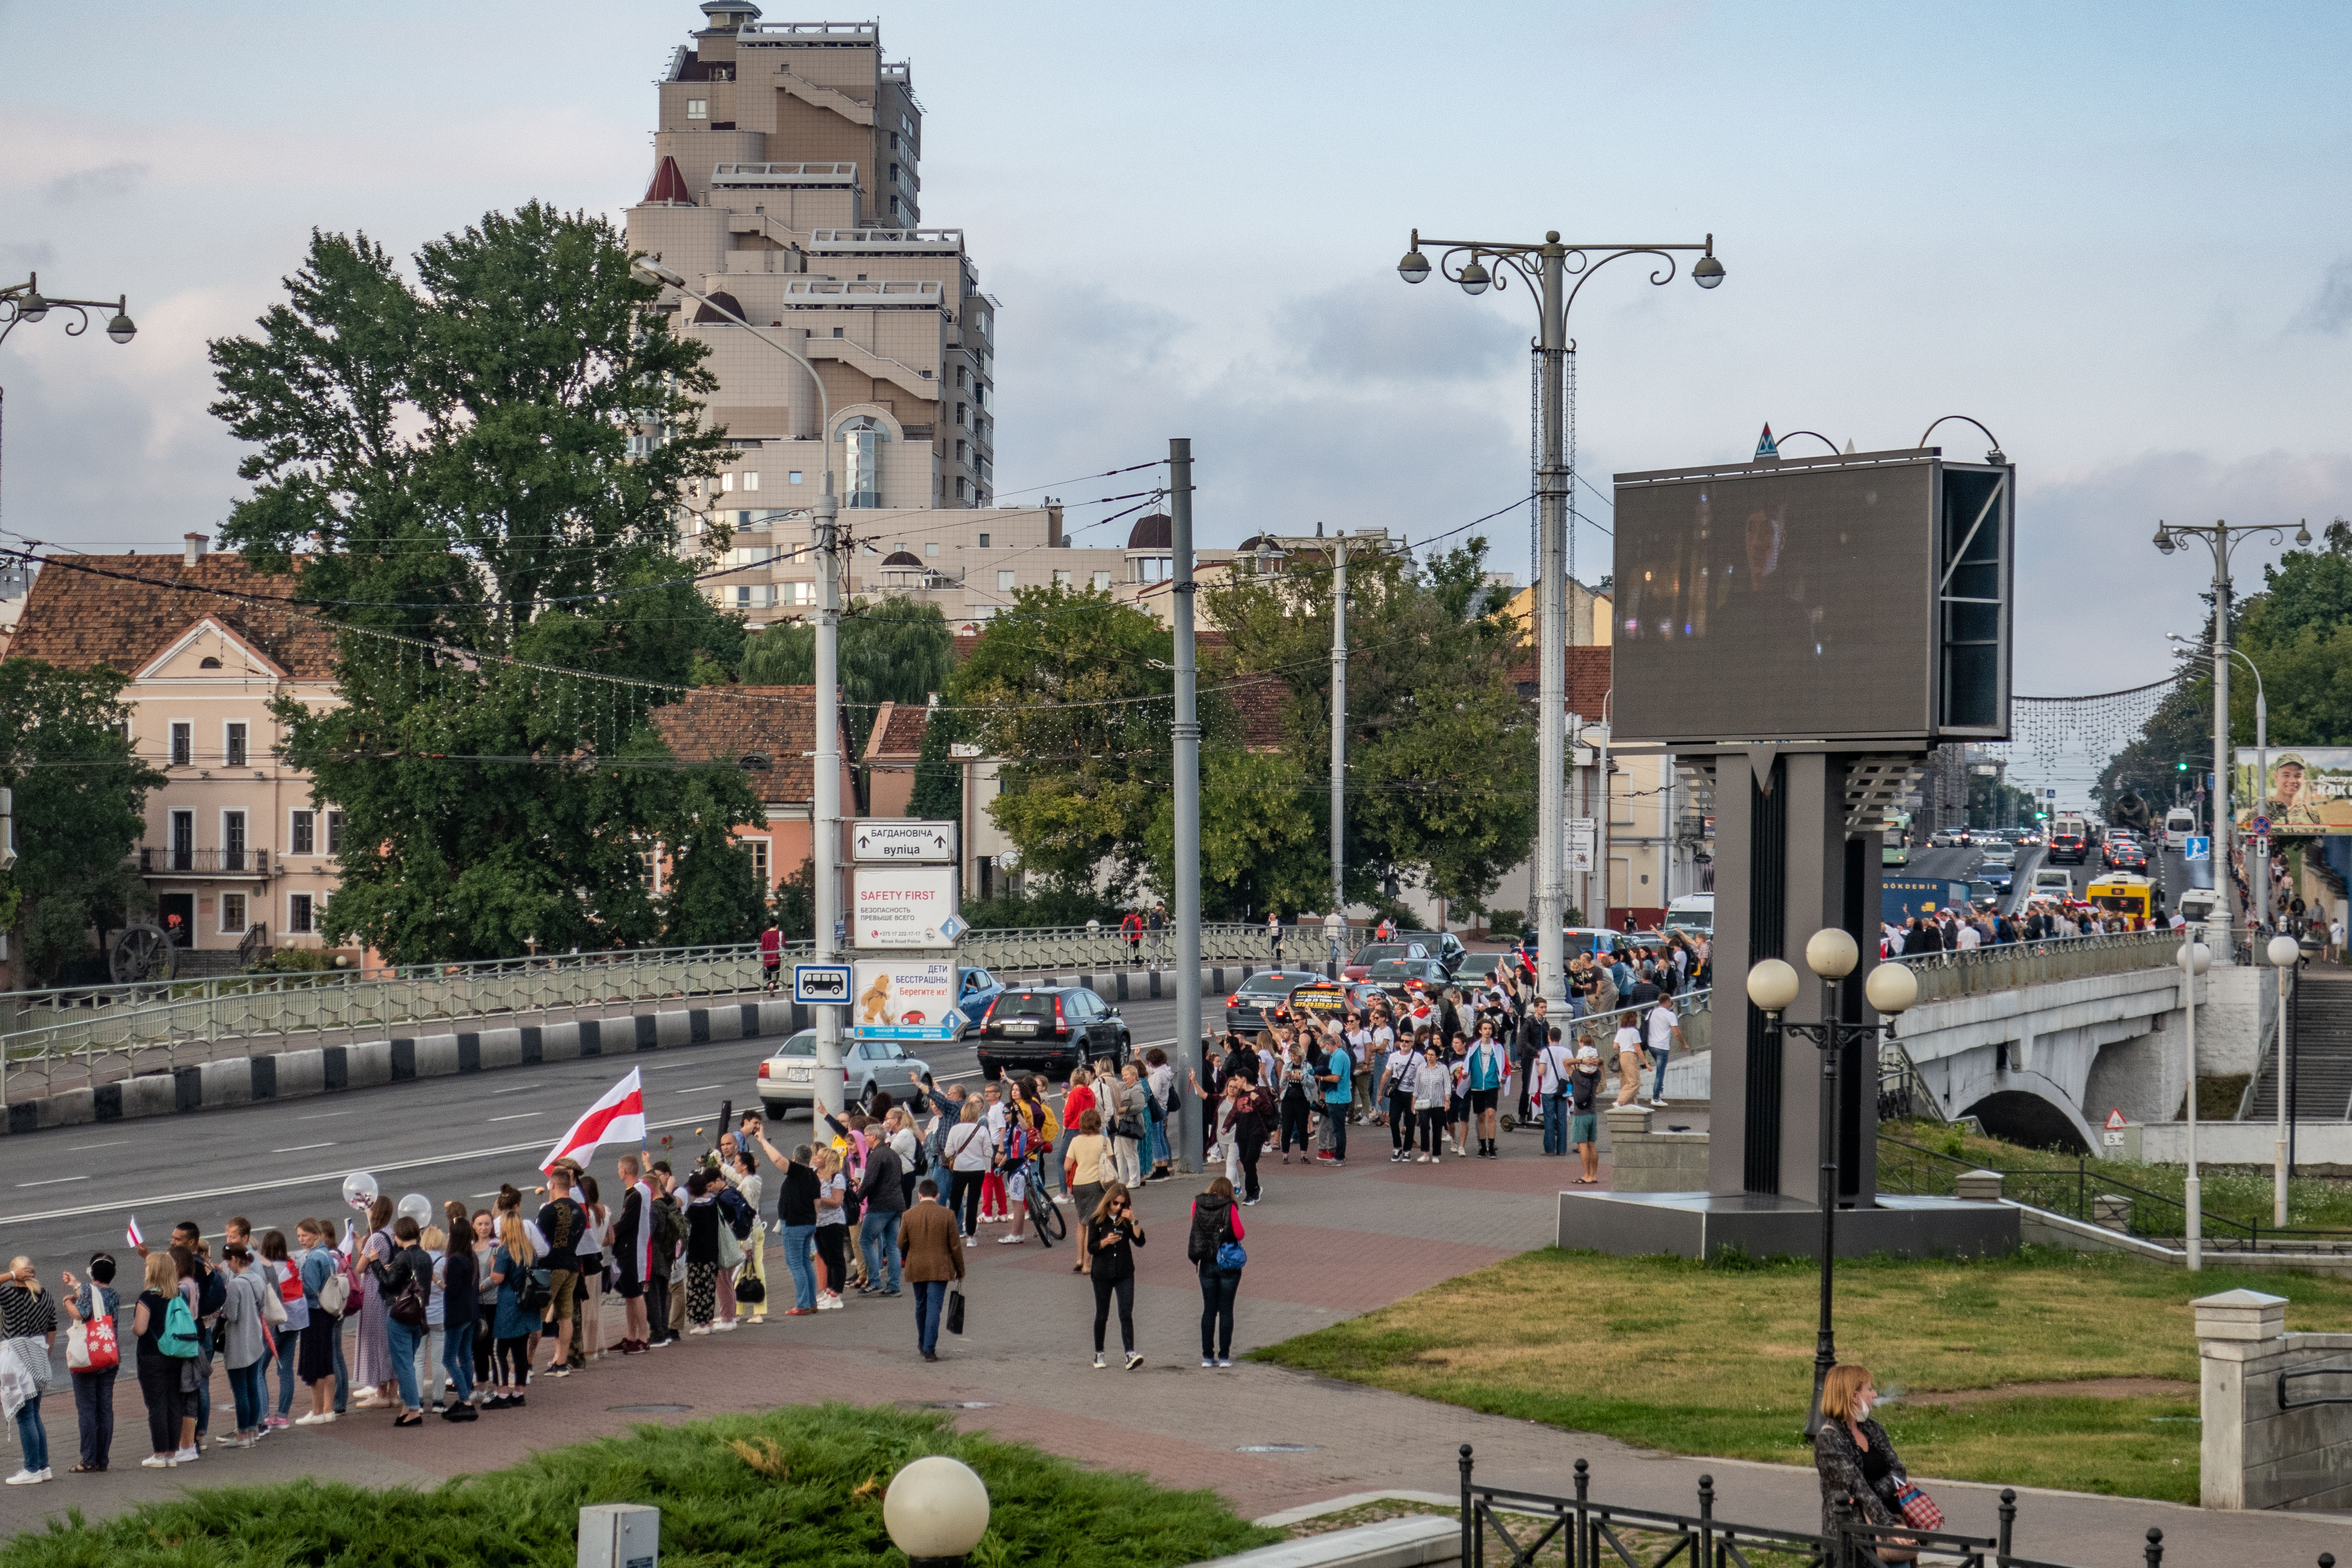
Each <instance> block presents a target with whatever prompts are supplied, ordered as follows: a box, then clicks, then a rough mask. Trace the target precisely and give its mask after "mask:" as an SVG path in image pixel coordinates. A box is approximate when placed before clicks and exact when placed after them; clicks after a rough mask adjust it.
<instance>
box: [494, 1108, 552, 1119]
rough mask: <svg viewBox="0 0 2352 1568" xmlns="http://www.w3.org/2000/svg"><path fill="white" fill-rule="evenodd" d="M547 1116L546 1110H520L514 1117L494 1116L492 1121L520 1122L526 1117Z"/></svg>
mask: <svg viewBox="0 0 2352 1568" xmlns="http://www.w3.org/2000/svg"><path fill="white" fill-rule="evenodd" d="M546 1114H547V1112H546V1111H544V1110H518V1111H516V1112H515V1113H514V1114H513V1115H512V1116H493V1117H491V1118H490V1120H491V1121H522V1120H523V1119H524V1118H526V1117H531V1116H544V1115H546Z"/></svg>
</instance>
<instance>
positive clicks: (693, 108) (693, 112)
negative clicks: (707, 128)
mask: <svg viewBox="0 0 2352 1568" xmlns="http://www.w3.org/2000/svg"><path fill="white" fill-rule="evenodd" d="M686 117H687V118H688V120H708V119H709V118H710V100H709V99H707V98H689V99H688V100H686Z"/></svg>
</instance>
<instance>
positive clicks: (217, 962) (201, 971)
mask: <svg viewBox="0 0 2352 1568" xmlns="http://www.w3.org/2000/svg"><path fill="white" fill-rule="evenodd" d="M244 967H245V966H244V965H243V964H242V963H238V962H237V951H236V949H235V948H233V947H200V948H185V947H183V948H175V949H174V950H173V953H172V978H173V979H174V980H205V979H209V978H211V977H213V976H215V975H220V974H236V973H242V972H243V970H244Z"/></svg>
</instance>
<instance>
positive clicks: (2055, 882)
mask: <svg viewBox="0 0 2352 1568" xmlns="http://www.w3.org/2000/svg"><path fill="white" fill-rule="evenodd" d="M2073 892H2074V873H2073V872H2072V871H2064V870H2061V869H2060V868H2057V867H2055V866H2042V867H2037V868H2035V870H2034V873H2033V887H2032V890H2031V891H2030V892H2029V893H2028V894H2027V895H2026V896H2027V897H2029V898H2031V897H2032V896H2034V895H2035V894H2039V893H2053V894H2055V895H2056V896H2057V897H2059V898H2062V899H2063V898H2066V897H2069V896H2070V895H2072V894H2073Z"/></svg>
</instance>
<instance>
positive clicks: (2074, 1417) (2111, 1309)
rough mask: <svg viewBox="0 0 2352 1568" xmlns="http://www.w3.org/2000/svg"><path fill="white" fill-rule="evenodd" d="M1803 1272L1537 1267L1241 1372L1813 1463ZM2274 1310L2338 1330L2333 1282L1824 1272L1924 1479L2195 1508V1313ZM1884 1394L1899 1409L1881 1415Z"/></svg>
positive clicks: (2066, 1272)
mask: <svg viewBox="0 0 2352 1568" xmlns="http://www.w3.org/2000/svg"><path fill="white" fill-rule="evenodd" d="M1818 1279H1819V1271H1818V1269H1817V1268H1816V1267H1815V1266H1814V1265H1813V1264H1811V1262H1807V1261H1804V1260H1801V1259H1798V1260H1776V1261H1773V1262H1769V1263H1763V1264H1749V1263H1714V1264H1705V1263H1691V1262H1685V1261H1683V1260H1681V1259H1678V1258H1611V1257H1604V1256H1602V1255H1601V1254H1597V1253H1585V1252H1562V1251H1560V1250H1559V1249H1557V1248H1546V1249H1544V1250H1542V1251H1539V1252H1530V1253H1527V1254H1525V1255H1523V1256H1521V1257H1518V1258H1512V1259H1510V1260H1508V1261H1507V1262H1503V1263H1498V1264H1496V1265H1494V1266H1493V1267H1492V1268H1485V1269H1482V1270H1480V1271H1479V1272H1477V1273H1475V1274H1469V1275H1465V1276H1463V1277H1462V1278H1460V1279H1450V1280H1448V1281H1446V1282H1445V1283H1444V1284H1443V1285H1439V1286H1436V1287H1434V1288H1433V1289H1428V1290H1424V1291H1423V1292H1422V1293H1421V1294H1419V1295H1417V1296H1412V1297H1409V1298H1407V1299H1406V1300H1402V1301H1399V1302H1397V1303H1396V1304H1394V1305H1393V1306H1391V1307H1387V1308H1384V1309H1382V1310H1379V1311H1376V1312H1370V1313H1367V1314H1366V1315H1365V1316H1363V1317H1360V1318H1356V1319H1352V1320H1350V1321H1347V1322H1344V1323H1337V1324H1334V1325H1333V1326H1332V1327H1330V1328H1328V1329H1324V1330H1321V1331H1318V1332H1315V1333H1311V1334H1304V1335H1301V1336H1300V1337H1298V1338H1297V1339H1294V1340H1289V1341H1286V1342H1284V1343H1282V1344H1278V1345H1274V1346H1271V1347H1268V1348H1267V1349H1265V1350H1262V1351H1259V1352H1255V1354H1256V1356H1257V1358H1258V1359H1260V1360H1264V1361H1270V1362H1275V1363H1279V1364H1281V1365H1285V1366H1290V1367H1296V1368H1298V1369H1300V1370H1302V1371H1307V1372H1316V1373H1324V1374H1326V1375H1328V1376H1332V1377H1340V1378H1346V1379H1349V1380H1350V1381H1352V1382H1356V1383H1364V1384H1373V1385H1375V1386H1378V1387H1381V1388H1391V1389H1395V1390H1398V1391H1400V1392H1402V1393H1405V1394H1420V1395H1423V1397H1425V1398H1430V1399H1440V1400H1444V1401H1446V1402H1448V1403H1450V1404H1454V1405H1465V1406H1467V1407H1469V1408H1471V1409H1474V1410H1483V1411H1487V1412H1490V1413H1492V1414H1495V1415H1509V1416H1517V1417H1519V1418H1521V1419H1525V1420H1532V1421H1541V1422H1544V1423H1546V1424H1547V1425H1549V1426H1560V1427H1565V1428H1568V1429H1570V1430H1574V1431H1583V1432H1599V1433H1605V1434H1607V1435H1608V1436H1612V1437H1617V1438H1620V1439H1622V1440H1623V1441H1625V1442H1628V1443H1633V1444H1637V1445H1640V1446H1642V1447H1651V1448H1661V1449H1664V1450H1666V1451H1668V1452H1671V1453H1678V1454H1709V1455H1712V1454H1722V1455H1728V1456H1732V1457H1735V1458H1749V1459H1764V1460H1770V1461H1777V1462H1780V1463H1783V1464H1790V1465H1810V1464H1811V1462H1812V1459H1811V1449H1810V1448H1808V1447H1806V1446H1805V1444H1804V1442H1803V1439H1802V1438H1801V1436H1800V1435H1799V1432H1800V1428H1801V1426H1803V1425H1804V1417H1805V1411H1806V1407H1807V1405H1809V1404H1810V1403H1811V1394H1812V1361H1813V1334H1814V1329H1815V1325H1816V1322H1817V1320H1818V1314H1819V1305H1818V1300H1819V1298H1818V1295H1817V1289H1818ZM2239 1287H2245V1288H2248V1289H2258V1290H2264V1291H2268V1292H2270V1293H2271V1294H2273V1295H2279V1296H2284V1297H2286V1298H2288V1300H2290V1301H2291V1302H2292V1303H2293V1305H2292V1306H2290V1307H2289V1308H2288V1310H2287V1321H2288V1324H2289V1326H2290V1327H2292V1328H2294V1329H2297V1330H2305V1329H2308V1330H2332V1331H2346V1330H2352V1283H2347V1282H2345V1281H2340V1280H2337V1279H2328V1278H2321V1277H2315V1276H2310V1275H2298V1274H2286V1273H2277V1272H2255V1271H2251V1270H2249V1271H2245V1272H2239V1271H2235V1270H2232V1269H2231V1268H2227V1267H2222V1268H2207V1269H2206V1270H2205V1271H2204V1272H2203V1273H2202V1274H2200V1275H2189V1274H2188V1273H2185V1272H2183V1271H2181V1270H2179V1269H2173V1268H2161V1267H2158V1266H2157V1265H2154V1264H2150V1263H2144V1262H2141V1261H2139V1260H2138V1259H2136V1258H2123V1257H2119V1256H2116V1255H2112V1254H2084V1253H2066V1252H2054V1251H2048V1250H2043V1249H2040V1248H2028V1249H2027V1250H2026V1251H2024V1252H2023V1253H2021V1254H2020V1255H2019V1256H2017V1257H2015V1258H2000V1259H1992V1260H1980V1261H1937V1262H1923V1263H1906V1262H1895V1261H1891V1260H1885V1259H1873V1260H1869V1261H1864V1262H1855V1263H1841V1264H1840V1265H1839V1266H1838V1273H1837V1293H1838V1294H1837V1335H1838V1352H1839V1357H1840V1359H1841V1360H1843V1361H1853V1362H1861V1363H1864V1364H1865V1365H1867V1366H1869V1367H1870V1368H1871V1369H1872V1372H1873V1373H1874V1376H1875V1378H1876V1382H1877V1384H1878V1389H1879V1392H1880V1394H1882V1395H1888V1396H1893V1400H1892V1403H1890V1404H1888V1405H1885V1407H1884V1410H1883V1414H1882V1416H1881V1418H1882V1419H1883V1420H1884V1421H1885V1423H1886V1427H1887V1431H1888V1433H1889V1434H1890V1435H1891V1436H1893V1437H1894V1439H1895V1445H1896V1447H1897V1448H1898V1449H1899V1450H1900V1451H1901V1453H1902V1455H1903V1458H1904V1461H1905V1463H1906V1464H1907V1465H1908V1466H1909V1467H1910V1468H1911V1470H1912V1471H1913V1473H1915V1474H1917V1475H1923V1476H1950V1477H1956V1478H1959V1479H1970V1480H1983V1481H1993V1482H2000V1483H2007V1484H2024V1485H2032V1486H2044V1487H2062V1488H2067V1489H2074V1490H2080V1491H2093V1492H2108V1493H2114V1494H2116V1495H2120V1496H2127V1497H2147V1498H2164V1499H2169V1500H2174V1501H2180V1502H2193V1501H2195V1500H2196V1497H2197V1459H2198V1426H2197V1423H2196V1421H2195V1420H2194V1417H2195V1416H2196V1415H2197V1409H2198V1398H2197V1388H2196V1384H2195V1382H2194V1380H2195V1379H2196V1377H2197V1375H2198V1372H2197V1346H2196V1340H2195V1337H2194V1325H2193V1319H2194V1314H2193V1313H2192V1312H2191V1311H2190V1310H2189V1305H2188V1303H2189V1301H2190V1300H2193V1299H2194V1298H2196V1297H2199V1296H2206V1295H2211V1294H2213V1293H2215V1292H2217V1291H2221V1290H2229V1289H2236V1288H2239ZM2114 1377H2133V1378H2163V1379H2171V1380H2178V1382H2179V1390H2178V1392H2177V1393H2169V1394H2165V1393H2158V1394H2141V1395H2137V1396H2133V1397H2126V1398H2092V1397H2079V1396H2063V1395H2052V1394H2027V1395H2010V1394H2000V1395H1996V1396H1993V1397H1989V1398H1982V1399H1978V1400H1972V1401H1969V1402H1966V1403H1960V1404H1956V1405H1928V1404H1924V1403H1919V1404H1915V1403H1912V1402H1911V1400H1909V1399H1907V1398H1905V1397H1903V1395H1904V1394H1913V1395H1916V1394H1928V1393H1932V1392H1938V1391H1950V1390H1985V1389H1999V1388H2005V1387H2010V1386H2013V1385H2017V1384H2043V1383H2070V1382H2079V1381H2083V1380H2086V1379H2093V1378H2114ZM1898 1391H1901V1393H1900V1394H1898Z"/></svg>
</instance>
